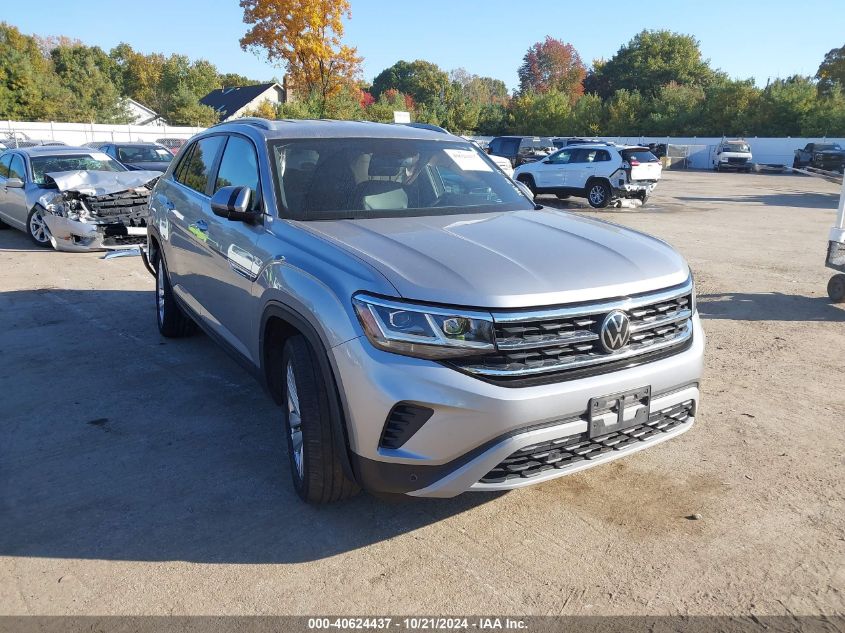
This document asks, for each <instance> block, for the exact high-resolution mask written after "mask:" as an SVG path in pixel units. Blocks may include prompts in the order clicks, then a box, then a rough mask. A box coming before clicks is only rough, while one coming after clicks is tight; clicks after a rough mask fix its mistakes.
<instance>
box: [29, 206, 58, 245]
mask: <svg viewBox="0 0 845 633" xmlns="http://www.w3.org/2000/svg"><path fill="white" fill-rule="evenodd" d="M45 213H46V211H45V210H44V208H43V207H40V206H38V205H37V204H36V205H35V206H34V207H32V209H31V210H30V212H29V214H28V215H27V216H26V234H27V235H29V239H31V240H32V241H33V243H34V244H35V245H36V246H40V247H42V248H49V247H50V246H52V244H50V231H49V230H48V229H47V225H46V224H45V223H44V220H43V219H42V218H43V217H44V214H45ZM39 226H40V227H41V228H40V230H39V229H38V227H39Z"/></svg>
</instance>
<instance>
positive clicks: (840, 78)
mask: <svg viewBox="0 0 845 633" xmlns="http://www.w3.org/2000/svg"><path fill="white" fill-rule="evenodd" d="M816 79H818V80H819V91H820V92H822V93H827V92H829V91H830V90H831V89H833V88H834V86H836V85H838V86H839V87H841V88H843V89H845V45H843V46H842V47H841V48H834V49H831V50H830V51H828V53H827V55H825V56H824V60H823V61H822V63H821V65H819V70H818V72H817V73H816Z"/></svg>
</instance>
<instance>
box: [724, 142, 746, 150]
mask: <svg viewBox="0 0 845 633" xmlns="http://www.w3.org/2000/svg"><path fill="white" fill-rule="evenodd" d="M722 151H723V152H750V151H751V149H750V148H749V147H748V145H747V144H746V143H728V144H727V145H722Z"/></svg>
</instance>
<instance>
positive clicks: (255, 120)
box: [211, 116, 273, 130]
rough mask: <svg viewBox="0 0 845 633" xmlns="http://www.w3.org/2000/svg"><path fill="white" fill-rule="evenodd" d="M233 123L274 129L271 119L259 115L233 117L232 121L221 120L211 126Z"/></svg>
mask: <svg viewBox="0 0 845 633" xmlns="http://www.w3.org/2000/svg"><path fill="white" fill-rule="evenodd" d="M231 123H243V124H245V125H254V126H255V127H260V128H261V129H262V130H272V129H273V124H272V123H271V122H270V121H269V120H267V119H262V118H260V117H257V116H245V117H241V118H239V119H232V120H231V121H221V122H220V123H215V124H214V125H212V126H211V127H217V126H218V125H229V124H231Z"/></svg>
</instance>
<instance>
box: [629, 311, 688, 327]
mask: <svg viewBox="0 0 845 633" xmlns="http://www.w3.org/2000/svg"><path fill="white" fill-rule="evenodd" d="M690 318H692V311H691V310H679V311H677V312H673V313H672V314H669V315H667V316H665V317H662V318H659V319H654V320H653V321H645V322H642V323H632V324H631V332H639V331H641V330H651V329H653V328H657V327H663V326H664V325H672V324H673V323H677V322H678V321H686V320H688V319H690Z"/></svg>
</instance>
